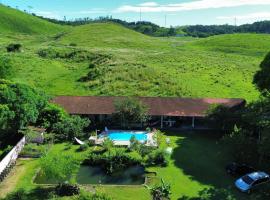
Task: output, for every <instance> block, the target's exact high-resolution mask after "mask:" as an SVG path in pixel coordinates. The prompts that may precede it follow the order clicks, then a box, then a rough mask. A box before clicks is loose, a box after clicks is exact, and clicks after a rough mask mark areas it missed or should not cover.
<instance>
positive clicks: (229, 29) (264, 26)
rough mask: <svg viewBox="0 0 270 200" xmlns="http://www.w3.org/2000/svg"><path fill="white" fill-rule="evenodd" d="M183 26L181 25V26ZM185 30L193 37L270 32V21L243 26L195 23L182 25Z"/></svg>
mask: <svg viewBox="0 0 270 200" xmlns="http://www.w3.org/2000/svg"><path fill="white" fill-rule="evenodd" d="M180 28H181V27H180ZM182 30H183V32H185V33H186V34H187V35H188V36H192V37H209V36H213V35H220V34H232V33H266V34H269V33H270V21H261V22H255V23H253V24H244V25H241V26H232V25H208V26H204V25H195V26H186V27H182Z"/></svg>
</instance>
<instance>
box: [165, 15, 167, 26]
mask: <svg viewBox="0 0 270 200" xmlns="http://www.w3.org/2000/svg"><path fill="white" fill-rule="evenodd" d="M166 27H167V15H165V28H166Z"/></svg>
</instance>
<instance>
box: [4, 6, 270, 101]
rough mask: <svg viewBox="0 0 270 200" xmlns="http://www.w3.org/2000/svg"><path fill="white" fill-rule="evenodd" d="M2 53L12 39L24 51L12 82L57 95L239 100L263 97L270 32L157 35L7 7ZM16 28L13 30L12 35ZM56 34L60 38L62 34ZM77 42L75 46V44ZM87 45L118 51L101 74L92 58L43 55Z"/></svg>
mask: <svg viewBox="0 0 270 200" xmlns="http://www.w3.org/2000/svg"><path fill="white" fill-rule="evenodd" d="M0 31H1V35H0V53H1V54H6V55H7V53H5V51H6V50H5V47H6V46H7V45H8V44H10V43H13V42H16V43H18V42H19V43H21V44H22V45H23V52H21V53H15V54H10V55H7V56H9V57H10V58H11V59H12V63H13V66H14V68H15V71H16V74H15V75H14V78H13V80H15V81H18V82H22V83H27V84H29V85H31V86H34V87H37V88H40V89H43V90H45V91H46V92H47V93H48V94H50V95H102V96H108V95H113V96H119V95H125V96H127V95H129V96H131V95H132V96H134V95H136V96H180V97H221V98H222V97H235V98H239V97H241V98H245V99H247V100H248V101H253V100H256V99H258V97H259V92H258V91H257V89H256V87H255V86H254V85H253V83H252V80H253V76H254V74H255V73H256V71H257V70H258V69H259V64H260V62H261V61H262V60H263V58H264V55H265V54H266V53H267V52H268V51H269V45H270V35H264V34H232V35H220V36H213V37H209V38H205V39H196V38H190V37H182V38H153V37H149V36H146V35H143V34H140V33H137V32H135V31H132V30H130V29H127V28H124V27H122V26H120V25H117V24H114V23H96V24H89V25H83V26H77V27H68V26H60V25H55V24H52V23H49V22H47V21H44V20H41V19H39V18H37V17H34V16H31V15H27V14H25V13H22V12H20V11H17V10H14V9H10V8H7V7H4V6H0ZM10 33H12V34H10ZM56 35H57V37H56ZM71 43H73V44H76V45H77V46H76V47H71V46H69V45H70V44H71ZM48 47H50V48H62V49H63V50H70V49H73V50H74V49H78V50H79V49H80V50H85V51H88V52H89V53H90V54H104V55H111V57H112V58H111V60H110V61H109V62H107V63H106V64H101V65H98V66H96V67H97V68H98V70H99V71H100V73H99V74H98V75H97V76H96V77H95V78H93V79H91V80H87V81H84V82H81V81H78V80H79V79H80V78H82V77H84V76H86V75H87V74H88V73H89V71H90V69H89V68H88V65H89V63H90V61H88V60H85V61H81V62H77V61H75V60H72V59H70V60H68V59H52V58H47V59H46V58H41V57H40V56H39V55H38V54H37V52H38V51H39V50H40V49H46V48H48Z"/></svg>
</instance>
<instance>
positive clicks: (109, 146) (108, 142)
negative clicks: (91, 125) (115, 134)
mask: <svg viewBox="0 0 270 200" xmlns="http://www.w3.org/2000/svg"><path fill="white" fill-rule="evenodd" d="M102 147H103V148H104V150H105V151H109V150H110V149H112V148H113V147H114V144H113V141H112V140H110V139H109V138H105V140H104V141H103V143H102Z"/></svg>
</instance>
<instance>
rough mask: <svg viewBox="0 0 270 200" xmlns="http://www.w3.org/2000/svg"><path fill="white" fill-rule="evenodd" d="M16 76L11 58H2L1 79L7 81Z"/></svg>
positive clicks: (0, 64)
mask: <svg viewBox="0 0 270 200" xmlns="http://www.w3.org/2000/svg"><path fill="white" fill-rule="evenodd" d="M13 74H14V69H13V67H12V64H11V60H10V58H9V57H6V56H0V78H2V79H7V78H9V77H11V76H12V75H13Z"/></svg>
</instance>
